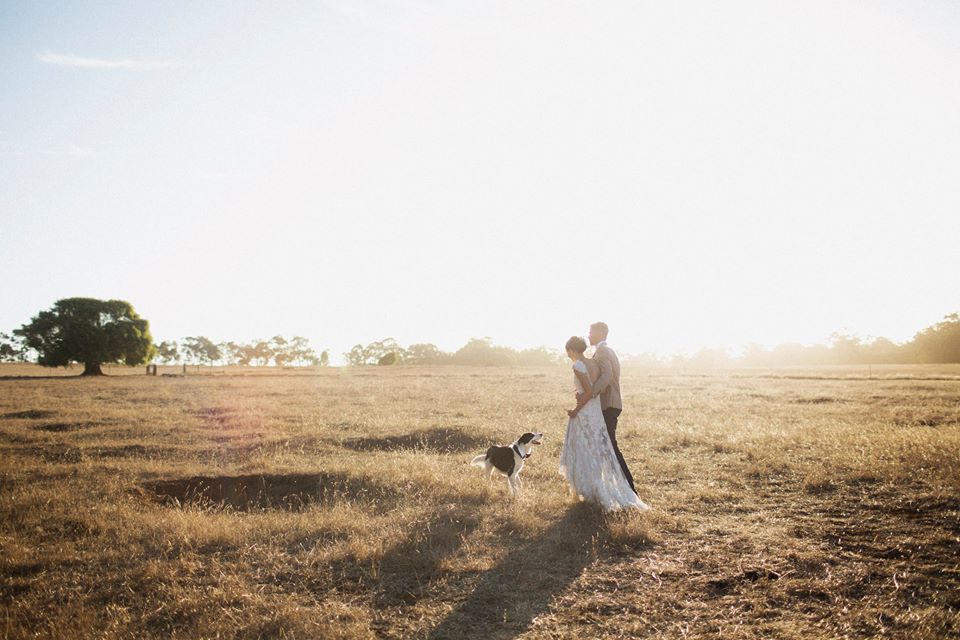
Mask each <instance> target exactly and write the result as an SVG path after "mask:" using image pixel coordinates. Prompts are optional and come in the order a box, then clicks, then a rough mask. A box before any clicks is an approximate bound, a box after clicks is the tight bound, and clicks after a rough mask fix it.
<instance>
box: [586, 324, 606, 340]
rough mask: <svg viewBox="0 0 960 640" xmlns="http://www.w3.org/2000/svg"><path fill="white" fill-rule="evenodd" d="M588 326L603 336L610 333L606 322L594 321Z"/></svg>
mask: <svg viewBox="0 0 960 640" xmlns="http://www.w3.org/2000/svg"><path fill="white" fill-rule="evenodd" d="M590 328H591V329H596V330H597V331H599V332H600V335H602V336H603V337H604V338H606V337H607V336H608V335H610V327H608V326H607V323H606V322H594V323H593V324H592V325H590Z"/></svg>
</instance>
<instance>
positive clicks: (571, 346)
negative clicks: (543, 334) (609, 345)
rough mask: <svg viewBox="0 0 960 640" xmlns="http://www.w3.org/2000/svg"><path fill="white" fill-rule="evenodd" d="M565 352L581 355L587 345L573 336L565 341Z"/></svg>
mask: <svg viewBox="0 0 960 640" xmlns="http://www.w3.org/2000/svg"><path fill="white" fill-rule="evenodd" d="M566 347H567V351H573V352H574V353H583V352H584V351H586V350H587V343H586V341H584V339H583V338H581V337H580V336H573V337H572V338H570V339H569V340H567V345H566Z"/></svg>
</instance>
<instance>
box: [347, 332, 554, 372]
mask: <svg viewBox="0 0 960 640" xmlns="http://www.w3.org/2000/svg"><path fill="white" fill-rule="evenodd" d="M343 357H344V359H345V360H346V362H347V364H348V365H350V366H355V367H358V366H364V365H395V364H413V365H444V364H459V365H471V366H538V365H553V364H557V363H560V362H563V361H564V359H565V358H566V356H565V355H564V354H563V353H562V352H560V351H559V350H556V349H548V348H547V347H537V348H535V349H521V350H517V349H511V348H510V347H504V346H499V345H495V344H493V339H492V338H489V337H485V338H473V339H471V340H470V341H468V342H467V343H466V344H465V345H463V346H462V347H460V348H459V349H458V350H456V351H454V352H452V353H451V352H448V351H443V350H441V349H440V348H439V347H437V346H436V345H435V344H430V343H419V344H412V345H410V346H408V347H402V346H400V344H399V343H397V341H396V340H394V339H393V338H385V339H383V340H379V341H377V342H371V343H370V344H367V345H362V344H358V345H355V346H354V347H353V348H352V349H350V351H347V352H346V353H344V354H343Z"/></svg>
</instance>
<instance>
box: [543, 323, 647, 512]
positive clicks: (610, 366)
mask: <svg viewBox="0 0 960 640" xmlns="http://www.w3.org/2000/svg"><path fill="white" fill-rule="evenodd" d="M608 333H609V329H608V328H607V325H606V324H604V323H603V322H595V323H594V324H592V325H590V336H589V338H590V344H591V345H593V346H595V347H596V351H595V352H594V354H593V357H592V358H587V357H586V356H585V355H584V354H585V352H586V350H587V344H586V342H584V340H583V338H580V337H578V336H574V337H572V338H570V339H569V340H567V344H566V348H567V356H569V358H570V359H571V360H572V361H573V373H574V380H575V384H576V388H577V406H576V407H575V408H573V409H571V410H570V411H568V412H567V415H569V416H570V420H569V422H568V423H567V433H566V436H565V437H564V440H563V450H562V451H561V453H560V469H559V471H560V474H561V475H563V476H564V477H565V478H566V479H567V482H568V483H569V485H570V487H569V488H570V493H572V494H573V495H575V496H577V497H578V498H579V499H581V500H586V501H589V502H594V503H596V504H599V505H600V506H601V507H603V509H604V510H606V511H612V510H615V509H622V508H627V507H630V508H636V509H640V510H646V509H649V508H650V507H649V506H647V504H646V503H644V502H643V500H641V499H640V497H639V496H638V495H637V492H636V490H635V489H634V487H633V476H632V475H631V474H630V470H629V469H628V468H627V463H626V461H625V460H624V459H623V454H622V453H620V447H618V446H617V419H618V418H619V416H620V412H621V411H622V410H623V401H622V400H621V397H620V361H619V360H618V359H617V354H616V353H614V351H613V349H611V348H610V347H609V346H608V345H607V334H608Z"/></svg>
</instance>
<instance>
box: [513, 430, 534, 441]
mask: <svg viewBox="0 0 960 640" xmlns="http://www.w3.org/2000/svg"><path fill="white" fill-rule="evenodd" d="M535 437H536V435H535V434H533V433H530V432H529V431H527V432H526V433H525V434H523V435H522V436H520V437H519V438H517V442H519V443H520V444H527V443H528V442H530V441H531V440H533V439H534V438H535Z"/></svg>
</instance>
